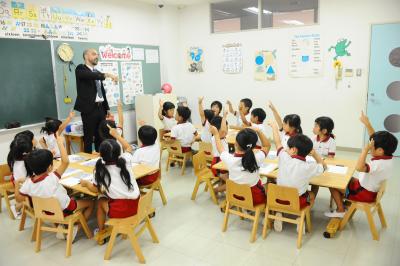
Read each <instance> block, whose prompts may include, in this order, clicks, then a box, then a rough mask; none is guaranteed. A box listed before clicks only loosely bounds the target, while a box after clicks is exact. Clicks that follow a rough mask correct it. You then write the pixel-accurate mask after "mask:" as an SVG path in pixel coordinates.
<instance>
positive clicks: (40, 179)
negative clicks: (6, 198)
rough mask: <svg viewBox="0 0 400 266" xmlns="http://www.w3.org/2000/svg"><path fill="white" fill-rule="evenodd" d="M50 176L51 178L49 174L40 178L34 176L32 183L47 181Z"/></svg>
mask: <svg viewBox="0 0 400 266" xmlns="http://www.w3.org/2000/svg"><path fill="white" fill-rule="evenodd" d="M48 176H49V175H48V174H44V175H41V176H39V177H37V176H33V177H32V178H31V179H32V182H33V183H39V182H40V181H43V180H45V179H46V177H48ZM35 177H37V179H34V178H35Z"/></svg>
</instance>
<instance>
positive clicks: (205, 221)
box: [0, 152, 400, 266]
mask: <svg viewBox="0 0 400 266" xmlns="http://www.w3.org/2000/svg"><path fill="white" fill-rule="evenodd" d="M337 156H338V157H341V158H356V156H357V154H355V153H349V152H339V153H338V155H337ZM163 166H164V164H163ZM191 170H192V169H191V168H189V169H188V173H187V174H186V175H185V176H181V175H180V172H179V170H178V169H177V168H172V169H171V170H170V172H169V173H165V172H164V174H165V175H164V176H163V180H162V182H163V186H164V190H165V192H166V196H167V199H168V204H167V205H166V206H163V205H162V204H161V200H160V198H159V196H158V195H157V194H155V196H154V201H153V204H154V206H155V207H156V209H157V214H156V216H155V217H154V218H153V223H154V227H155V230H156V232H157V234H158V237H159V239H160V243H159V244H153V243H152V242H151V241H150V236H149V235H148V234H147V233H145V234H144V235H143V236H142V237H141V238H140V240H139V242H140V245H141V247H142V249H143V253H144V255H145V257H146V261H147V264H148V265H216V266H221V265H230V266H233V265H322V264H323V265H325V266H328V265H352V266H354V265H362V266H366V265H374V266H376V265H379V266H384V265H388V266H389V265H392V266H397V265H400V252H399V251H400V226H399V218H400V217H399V206H400V197H399V196H398V193H399V187H400V186H399V185H400V176H399V175H398V173H399V172H400V160H399V159H396V163H395V171H394V175H393V176H392V177H391V179H390V180H389V183H388V190H387V193H386V194H385V196H384V197H383V209H384V212H385V215H386V219H387V222H388V229H386V230H383V231H380V235H381V240H380V241H379V242H377V241H373V240H372V238H371V235H370V232H369V227H368V223H367V220H366V218H365V216H364V215H363V214H362V213H357V214H356V215H355V216H354V220H353V221H352V222H351V223H350V224H349V225H348V226H347V227H346V228H345V230H344V231H343V232H341V233H339V234H338V235H337V237H335V238H334V239H325V238H324V237H323V236H322V233H323V232H324V229H325V226H326V224H327V222H328V219H327V218H325V217H324V216H323V212H324V211H326V210H327V208H328V204H329V192H328V190H327V189H324V188H321V189H320V193H319V195H318V198H317V201H316V205H315V206H314V208H313V210H312V222H313V232H312V233H311V234H307V235H306V236H305V237H304V240H303V247H302V248H301V250H297V249H296V228H295V226H292V225H289V224H284V230H283V232H281V233H276V232H274V231H272V232H270V234H269V235H268V237H267V239H266V240H263V239H262V238H261V236H260V234H261V225H260V227H259V231H258V239H257V241H256V242H255V243H253V244H250V243H249V237H250V229H251V225H250V222H248V221H246V220H244V221H242V220H240V219H238V218H236V217H234V216H232V218H231V219H230V222H229V227H228V230H227V232H225V233H222V232H221V227H222V220H223V214H222V213H221V212H220V210H219V208H218V207H217V206H216V205H214V204H213V203H212V202H211V200H210V198H209V194H208V193H203V192H202V191H200V192H199V194H198V198H197V200H196V201H191V200H190V196H191V193H192V190H193V186H194V182H195V178H194V176H193V173H192V172H191ZM375 221H376V223H377V224H378V228H380V224H379V219H377V217H376V219H375ZM91 227H95V221H94V220H93V221H91ZM30 234H31V224H30V221H28V226H27V228H26V230H25V231H23V232H18V222H17V221H11V220H10V219H9V218H8V216H7V213H6V212H5V210H4V209H3V213H1V214H0V236H1V237H0V265H21V264H22V263H24V264H25V265H26V264H27V263H28V265H29V266H35V265H40V266H42V265H58V266H61V265H84V264H86V265H89V264H92V265H136V264H139V263H138V261H137V258H136V256H135V255H134V253H133V251H132V249H131V247H130V245H129V242H128V241H124V240H121V239H118V241H117V243H116V246H115V248H114V250H113V253H112V257H111V260H110V261H108V262H106V261H103V256H104V252H105V248H106V246H97V245H96V243H95V242H94V241H91V240H87V239H85V238H84V236H83V234H79V235H78V237H77V241H76V242H75V243H74V244H73V249H72V256H71V257H70V258H68V259H66V258H65V257H64V251H65V242H64V241H60V240H57V239H56V238H55V236H54V234H44V239H43V242H42V251H41V252H40V253H37V254H36V253H35V252H34V244H33V243H31V242H29V237H30Z"/></svg>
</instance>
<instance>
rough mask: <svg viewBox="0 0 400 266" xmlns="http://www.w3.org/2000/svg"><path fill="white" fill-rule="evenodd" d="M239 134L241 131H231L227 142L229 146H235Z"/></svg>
mask: <svg viewBox="0 0 400 266" xmlns="http://www.w3.org/2000/svg"><path fill="white" fill-rule="evenodd" d="M237 133H239V130H236V129H229V131H228V134H227V135H226V142H227V143H228V145H235V142H236V135H237Z"/></svg>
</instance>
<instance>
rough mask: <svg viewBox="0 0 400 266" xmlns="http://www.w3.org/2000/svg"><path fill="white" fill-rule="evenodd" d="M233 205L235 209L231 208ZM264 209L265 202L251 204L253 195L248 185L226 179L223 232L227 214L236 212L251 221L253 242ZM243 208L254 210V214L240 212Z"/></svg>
mask: <svg viewBox="0 0 400 266" xmlns="http://www.w3.org/2000/svg"><path fill="white" fill-rule="evenodd" d="M233 207H236V209H237V210H234V209H232V208H233ZM264 209H265V204H260V205H257V206H253V196H252V194H251V189H250V187H249V186H248V185H239V184H236V183H235V182H233V181H231V180H229V179H228V180H227V181H226V207H225V217H224V222H223V225H222V232H225V231H226V229H227V227H228V219H229V214H236V215H238V216H240V217H241V219H244V218H247V219H250V220H252V221H253V229H252V230H251V235H250V243H253V242H254V241H255V240H256V238H257V228H258V222H259V219H260V215H261V212H262V211H264ZM243 210H250V211H254V212H255V215H254V216H253V215H250V214H248V213H246V212H242V211H243Z"/></svg>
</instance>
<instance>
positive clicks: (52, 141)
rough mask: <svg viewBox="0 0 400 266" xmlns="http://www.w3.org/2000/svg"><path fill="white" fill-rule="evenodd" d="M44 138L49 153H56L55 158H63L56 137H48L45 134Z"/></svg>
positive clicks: (51, 135) (52, 135)
mask: <svg viewBox="0 0 400 266" xmlns="http://www.w3.org/2000/svg"><path fill="white" fill-rule="evenodd" d="M43 138H44V141H45V142H46V145H47V149H48V150H49V151H51V152H52V151H53V150H54V151H55V153H54V158H59V157H61V154H60V149H59V148H58V145H57V139H56V136H55V135H54V134H50V135H48V134H44V135H43Z"/></svg>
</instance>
